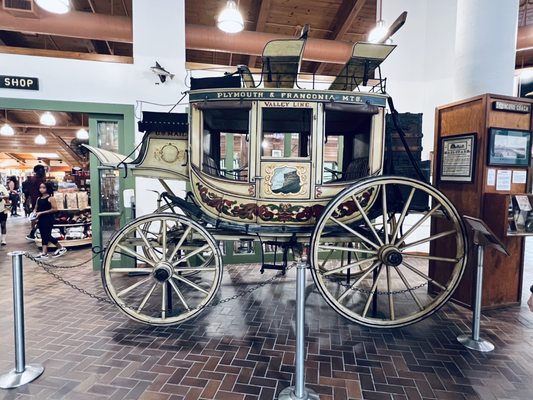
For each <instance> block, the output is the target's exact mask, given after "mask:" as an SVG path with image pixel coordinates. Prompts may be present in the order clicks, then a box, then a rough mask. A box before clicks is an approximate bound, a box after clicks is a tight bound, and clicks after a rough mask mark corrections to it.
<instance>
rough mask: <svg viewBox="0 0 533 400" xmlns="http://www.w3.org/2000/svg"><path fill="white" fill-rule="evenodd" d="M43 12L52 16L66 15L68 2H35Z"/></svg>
mask: <svg viewBox="0 0 533 400" xmlns="http://www.w3.org/2000/svg"><path fill="white" fill-rule="evenodd" d="M35 3H37V5H38V6H39V7H41V8H42V9H43V10H45V11H48V12H51V13H54V14H66V13H68V12H69V11H70V1H69V0H35Z"/></svg>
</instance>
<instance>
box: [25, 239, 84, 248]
mask: <svg viewBox="0 0 533 400" xmlns="http://www.w3.org/2000/svg"><path fill="white" fill-rule="evenodd" d="M92 240H93V238H92V237H87V238H85V239H68V240H67V239H63V240H60V241H59V243H60V244H61V245H62V246H64V247H78V246H86V245H88V244H91V243H92ZM35 244H36V245H37V247H41V245H42V242H41V239H35ZM48 247H55V246H54V245H53V244H52V243H49V245H48Z"/></svg>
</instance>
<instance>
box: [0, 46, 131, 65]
mask: <svg viewBox="0 0 533 400" xmlns="http://www.w3.org/2000/svg"><path fill="white" fill-rule="evenodd" d="M0 53H3V54H23V55H29V56H41V57H53V58H70V59H76V60H90V61H103V62H113V63H120V64H133V57H127V56H115V55H110V54H91V53H80V52H76V51H59V50H44V49H29V48H25V47H11V46H0Z"/></svg>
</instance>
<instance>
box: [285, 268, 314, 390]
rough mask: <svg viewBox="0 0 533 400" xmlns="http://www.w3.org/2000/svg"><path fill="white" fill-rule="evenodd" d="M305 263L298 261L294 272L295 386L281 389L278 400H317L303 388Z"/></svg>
mask: <svg viewBox="0 0 533 400" xmlns="http://www.w3.org/2000/svg"><path fill="white" fill-rule="evenodd" d="M306 269H307V262H305V261H299V262H298V264H297V266H296V270H297V275H296V353H295V360H294V361H295V370H296V371H295V385H294V386H290V387H287V388H285V389H283V390H282V391H281V392H280V394H279V397H278V399H279V400H319V397H318V395H317V394H316V393H315V392H314V391H313V390H311V389H309V388H306V387H305V271H306Z"/></svg>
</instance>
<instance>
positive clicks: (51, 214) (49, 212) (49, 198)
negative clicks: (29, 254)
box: [35, 182, 67, 260]
mask: <svg viewBox="0 0 533 400" xmlns="http://www.w3.org/2000/svg"><path fill="white" fill-rule="evenodd" d="M39 193H40V194H41V197H39V198H38V199H37V204H36V207H35V212H36V218H37V227H38V228H39V232H40V233H41V240H42V251H41V253H40V254H39V255H38V256H37V257H36V258H37V259H40V260H43V259H47V258H48V243H52V244H53V245H54V246H55V247H56V249H57V250H56V251H55V252H54V257H59V256H62V255H63V254H65V253H66V252H67V249H66V248H65V247H63V246H62V245H61V243H59V242H58V240H57V239H56V238H54V237H52V228H53V226H54V221H55V213H56V211H57V204H56V199H55V198H54V187H53V186H52V183H51V182H46V183H41V184H40V185H39Z"/></svg>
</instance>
